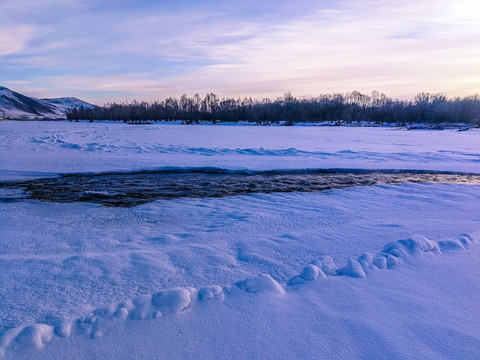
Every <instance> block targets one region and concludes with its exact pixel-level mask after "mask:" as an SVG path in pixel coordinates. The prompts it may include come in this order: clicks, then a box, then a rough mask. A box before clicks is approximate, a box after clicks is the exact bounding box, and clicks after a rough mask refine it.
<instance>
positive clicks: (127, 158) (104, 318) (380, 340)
mask: <svg viewBox="0 0 480 360" xmlns="http://www.w3.org/2000/svg"><path fill="white" fill-rule="evenodd" d="M479 135H480V133H479V132H478V131H476V130H475V131H467V132H454V131H441V132H430V131H418V132H412V131H408V132H407V131H395V130H391V129H383V128H308V127H299V128H295V127H290V128H288V127H285V128H283V127H272V128H270V127H241V126H231V127H227V126H180V125H147V126H133V125H124V124H106V123H100V124H97V123H93V124H87V123H68V122H55V123H42V122H38V123H37V122H29V123H22V122H0V151H1V152H0V154H1V157H0V174H1V175H2V176H1V178H2V179H3V180H12V179H24V178H31V177H33V178H35V177H43V176H50V175H55V174H57V173H70V172H103V171H127V170H140V169H156V168H165V167H218V168H224V169H232V170H233V169H251V170H258V169H300V168H388V169H432V170H448V171H464V172H474V173H479V167H478V166H479V163H480V161H479V160H480V141H479ZM479 200H480V187H479V186H474V185H458V184H456V185H455V184H401V185H395V186H393V185H389V186H381V185H379V186H370V187H357V188H349V189H342V190H331V191H325V192H321V193H291V194H254V195H248V196H234V197H224V198H208V199H187V198H184V199H176V200H169V201H156V202H152V203H149V204H144V205H141V206H137V207H133V208H105V207H101V206H98V205H93V204H52V203H39V202H34V201H22V202H3V203H0V228H1V232H0V269H1V271H0V358H5V359H32V358H35V359H92V358H104V359H137V358H138V359H158V358H165V359H173V358H182V359H184V358H185V359H214V358H232V359H254V358H258V359H293V358H301V359H317V358H328V359H366V358H371V359H373V358H375V359H406V358H408V359H478V356H479V354H480V307H479V306H478V305H477V303H478V299H480V284H479V282H478V271H479V265H478V264H479V263H480V246H479V244H478V242H479V241H480V228H479V224H480V202H479Z"/></svg>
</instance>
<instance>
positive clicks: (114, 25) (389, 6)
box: [0, 0, 480, 103]
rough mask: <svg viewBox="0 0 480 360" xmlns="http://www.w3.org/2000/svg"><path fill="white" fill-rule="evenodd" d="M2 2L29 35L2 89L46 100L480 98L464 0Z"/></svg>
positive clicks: (473, 6)
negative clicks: (290, 95) (16, 86)
mask: <svg viewBox="0 0 480 360" xmlns="http://www.w3.org/2000/svg"><path fill="white" fill-rule="evenodd" d="M5 1H6V6H8V7H9V8H10V9H11V10H12V14H13V15H12V17H11V18H13V19H16V23H18V24H23V25H21V26H25V29H26V28H27V27H28V28H29V29H33V28H34V29H35V31H34V32H33V30H30V32H29V31H27V30H25V35H24V36H19V35H18V36H17V38H14V37H12V38H11V39H12V40H11V45H9V46H7V47H5V49H9V50H8V53H0V64H1V65H2V68H4V69H6V71H4V73H7V74H6V75H5V74H1V75H0V82H4V83H5V82H7V83H8V81H11V82H13V81H27V82H29V83H30V86H31V87H32V88H41V87H42V84H43V86H44V89H45V90H44V92H45V96H57V95H75V96H81V97H85V98H93V97H95V98H96V99H97V103H98V102H100V103H101V102H103V101H111V100H118V99H127V98H137V99H140V98H141V99H148V100H152V99H158V98H159V97H165V96H170V95H175V96H178V95H180V94H182V93H189V94H193V93H196V92H198V93H201V94H202V93H205V92H206V91H215V92H217V93H219V94H221V95H228V96H244V95H248V96H253V97H263V96H269V97H275V96H277V95H281V94H282V93H283V92H285V91H289V90H291V91H293V92H294V94H296V95H316V94H319V93H325V92H333V91H340V92H344V91H350V90H353V89H358V90H360V91H364V92H369V91H371V90H373V89H378V90H380V91H383V92H385V93H387V94H389V95H392V96H399V97H408V96H413V95H414V94H415V93H417V92H419V91H434V92H436V91H439V92H440V91H441V92H447V93H451V94H452V95H466V94H470V93H473V92H480V84H479V82H478V74H480V48H479V47H478V46H476V44H478V43H480V23H479V22H478V20H476V16H475V14H478V13H479V11H480V6H479V5H477V3H476V2H475V1H472V0H458V1H456V2H455V3H451V2H447V1H446V0H440V1H438V2H430V1H426V0H425V1H418V0H417V1H413V0H406V1H403V2H401V3H400V2H395V3H387V2H384V1H379V0H364V1H341V2H336V3H331V2H328V4H327V3H325V4H322V3H321V2H310V1H299V2H296V6H293V5H292V3H290V2H287V1H277V2H265V3H262V4H261V5H258V4H257V5H256V4H255V3H254V2H249V1H243V2H240V1H238V2H237V1H231V2H203V3H199V2H190V1H186V0H184V1H179V2H176V3H175V5H171V4H169V5H167V4H163V2H149V1H141V2H135V4H134V3H133V2H131V3H130V2H122V3H121V4H119V5H117V6H115V4H114V3H113V2H110V1H106V2H97V1H93V0H92V1H86V2H82V3H81V4H78V2H75V1H62V2H58V1H55V2H53V1H51V2H50V1H46V2H45V3H43V2H42V5H43V4H45V6H44V7H39V6H38V7H37V6H33V7H32V8H28V7H25V6H23V4H25V3H24V2H23V1H21V0H16V1H15V2H12V1H10V0H5ZM54 4H55V5H54ZM32 19H33V20H32ZM0 20H1V16H0ZM17 34H19V33H18V32H17ZM3 49H4V48H3V47H2V50H3ZM2 55H3V57H2ZM2 78H3V79H2ZM24 86H25V87H27V86H28V85H24ZM54 92H58V93H54ZM37 95H41V94H37Z"/></svg>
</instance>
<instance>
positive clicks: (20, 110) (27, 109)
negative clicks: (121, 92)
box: [0, 86, 93, 119]
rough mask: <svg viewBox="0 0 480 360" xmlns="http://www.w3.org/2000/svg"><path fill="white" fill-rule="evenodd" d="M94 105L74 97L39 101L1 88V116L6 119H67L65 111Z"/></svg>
mask: <svg viewBox="0 0 480 360" xmlns="http://www.w3.org/2000/svg"><path fill="white" fill-rule="evenodd" d="M80 106H85V107H91V106H93V105H91V104H89V103H87V102H85V101H83V100H80V99H77V98H73V97H64V98H58V99H37V98H32V97H28V96H25V95H22V94H20V93H17V92H15V91H12V90H10V89H8V88H6V87H3V86H0V116H3V117H5V118H24V117H26V118H28V119H34V118H52V119H53V118H62V119H64V118H65V111H66V110H67V109H70V108H73V107H80Z"/></svg>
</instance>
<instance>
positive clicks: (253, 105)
mask: <svg viewBox="0 0 480 360" xmlns="http://www.w3.org/2000/svg"><path fill="white" fill-rule="evenodd" d="M66 115H67V119H69V120H110V121H112V120H113V121H124V122H144V121H160V120H170V121H172V120H177V121H178V120H181V121H184V122H186V123H198V122H202V121H210V122H213V123H217V122H240V121H246V122H253V123H259V124H271V123H281V124H284V125H293V124H296V123H302V122H308V123H322V122H333V123H335V122H342V123H355V122H374V123H395V124H409V123H431V124H441V123H465V124H477V125H480V97H479V96H478V95H473V96H467V97H464V98H460V97H455V98H452V99H448V98H447V97H446V96H445V95H444V94H431V93H420V94H418V95H417V96H415V98H414V99H413V100H398V99H392V98H389V97H387V96H386V95H385V94H381V93H379V92H378V91H373V92H372V93H371V94H370V95H365V94H362V93H360V92H359V91H352V92H349V93H346V94H340V93H335V94H327V95H320V96H318V97H311V98H301V99H298V98H296V97H294V96H293V95H292V94H291V93H286V94H284V95H283V96H282V97H279V98H277V99H276V100H273V101H272V100H270V99H268V98H264V99H262V100H253V99H252V98H244V99H240V98H237V99H234V98H220V97H219V96H218V95H216V94H214V93H208V94H206V95H205V96H204V97H203V98H202V97H201V96H200V95H199V94H195V95H194V96H192V97H189V96H187V95H185V94H184V95H182V96H181V97H180V99H176V98H174V97H168V98H166V99H164V100H161V101H154V102H145V101H141V102H139V101H136V100H134V101H133V102H124V103H120V104H117V103H108V104H106V105H104V106H95V107H91V108H87V107H80V108H72V109H70V110H68V111H67V113H66Z"/></svg>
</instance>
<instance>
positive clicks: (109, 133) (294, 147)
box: [0, 121, 480, 179]
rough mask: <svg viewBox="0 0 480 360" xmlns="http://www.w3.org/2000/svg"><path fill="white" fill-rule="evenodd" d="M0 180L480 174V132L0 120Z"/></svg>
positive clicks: (476, 130) (473, 130)
mask: <svg viewBox="0 0 480 360" xmlns="http://www.w3.org/2000/svg"><path fill="white" fill-rule="evenodd" d="M0 153H1V154H2V156H1V157H0V179H15V178H20V177H22V176H24V175H27V174H30V175H31V174H32V173H33V172H36V173H39V174H37V177H38V176H46V175H50V174H52V173H53V174H54V173H65V172H106V171H131V170H143V169H162V168H170V167H173V168H178V167H180V168H182V167H187V168H188V167H219V168H223V169H232V170H239V169H249V170H265V169H306V168H313V169H317V168H320V169H326V168H356V169H358V168H363V169H417V170H443V171H461V172H475V173H480V129H472V130H469V131H461V132H459V131H451V130H444V131H405V130H394V129H392V128H362V127H353V128H350V127H285V126H276V127H261V126H218V125H216V126H211V125H164V124H153V125H127V124H123V123H75V122H73V123H71V122H67V121H65V122H12V121H5V122H0Z"/></svg>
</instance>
